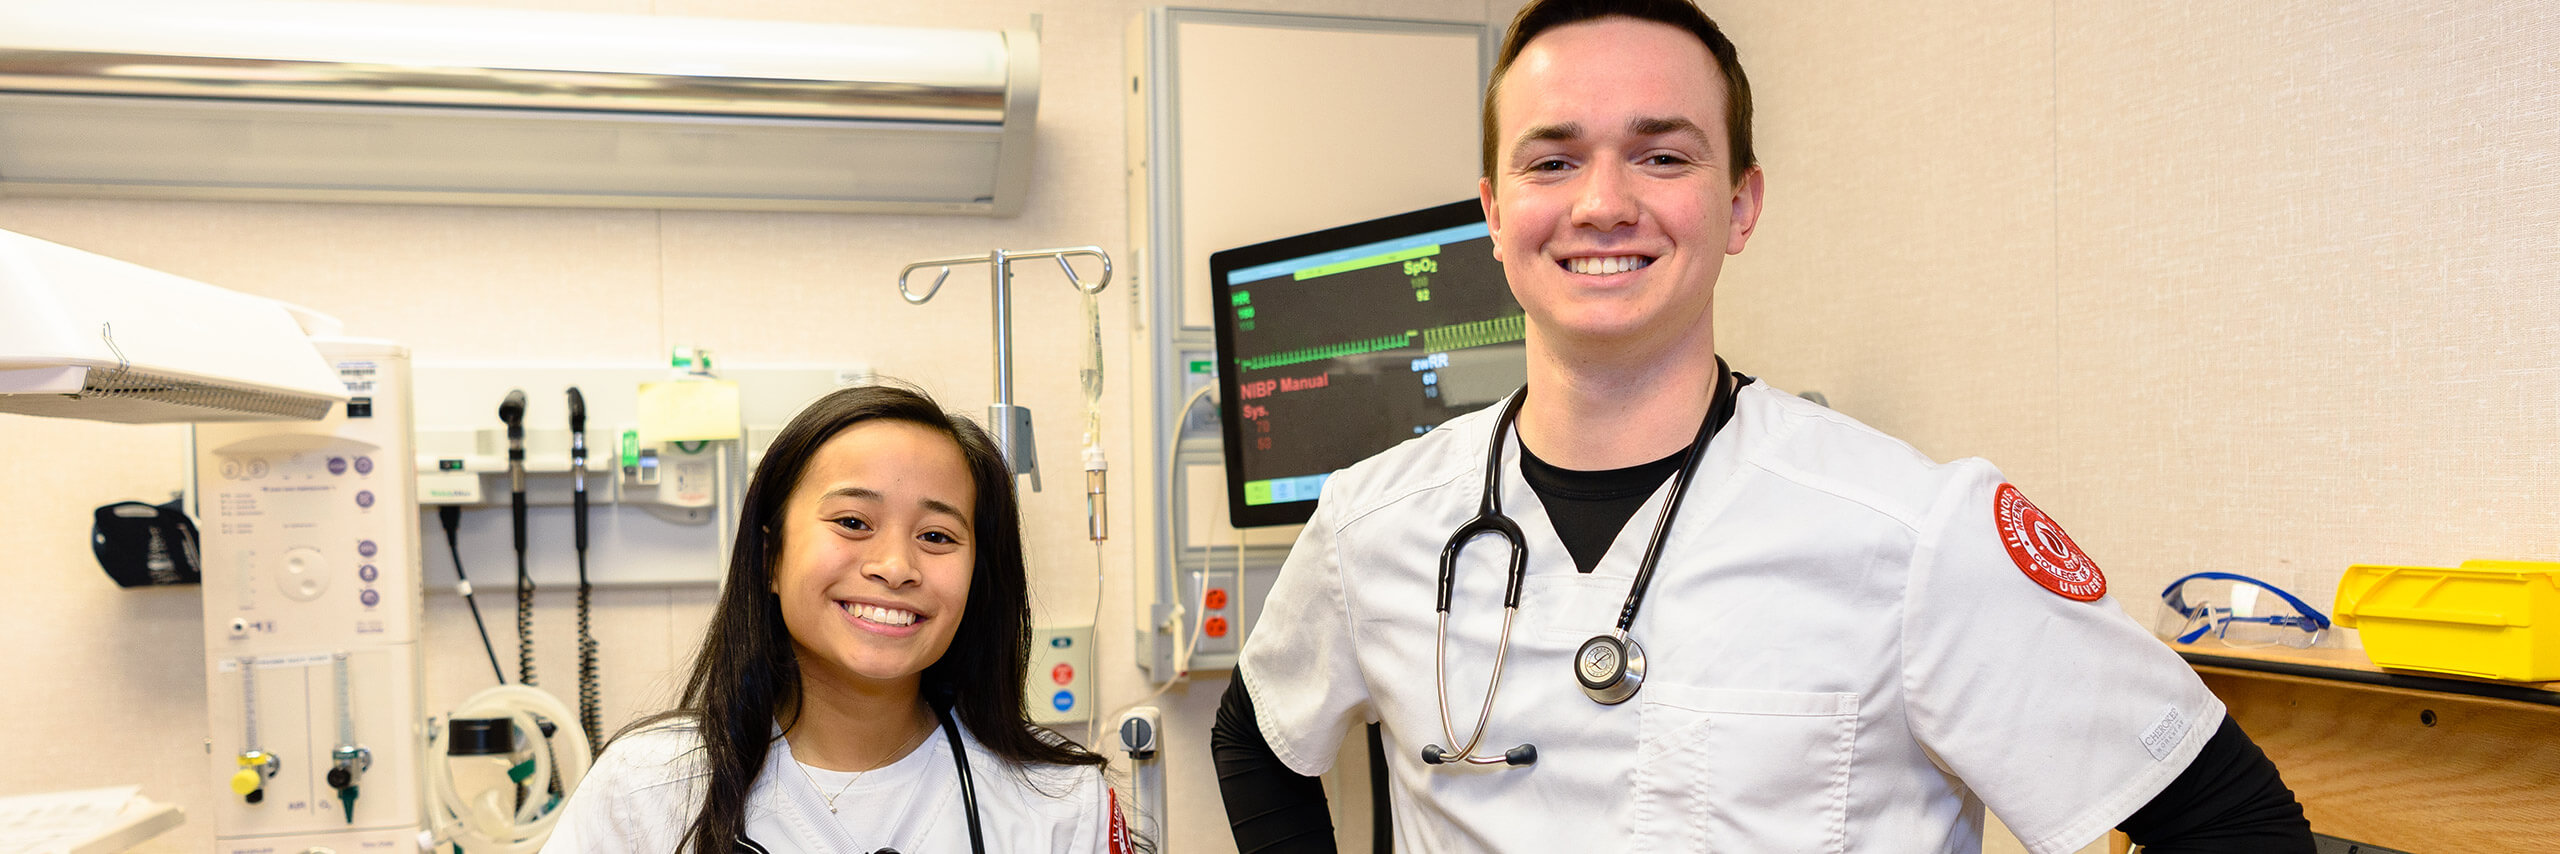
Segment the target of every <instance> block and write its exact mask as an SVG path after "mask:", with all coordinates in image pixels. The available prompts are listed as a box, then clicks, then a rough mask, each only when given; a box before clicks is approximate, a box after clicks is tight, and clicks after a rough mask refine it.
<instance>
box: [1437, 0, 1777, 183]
mask: <svg viewBox="0 0 2560 854" xmlns="http://www.w3.org/2000/svg"><path fill="white" fill-rule="evenodd" d="M1611 17H1616V18H1633V19H1636V20H1639V21H1652V22H1655V23H1661V24H1669V25H1671V26H1674V27H1678V28H1680V29H1681V30H1682V31H1684V32H1687V33H1688V34H1690V35H1693V36H1697V37H1698V41H1700V42H1703V43H1705V44H1706V46H1707V54H1708V55H1710V56H1713V57H1715V61H1716V71H1717V72H1718V73H1720V74H1722V75H1724V101H1725V107H1724V133H1725V142H1726V150H1727V153H1728V155H1729V157H1728V160H1729V162H1728V163H1727V164H1726V165H1727V166H1728V168H1730V169H1731V170H1732V175H1731V178H1732V180H1735V181H1740V180H1742V173H1744V172H1747V171H1749V170H1750V169H1751V167H1753V166H1757V165H1760V158H1759V157H1758V156H1757V155H1755V154H1753V153H1752V151H1751V81H1750V79H1749V78H1746V77H1743V76H1742V60H1741V59H1740V58H1739V57H1737V56H1736V55H1735V54H1734V50H1733V40H1731V39H1727V38H1725V37H1724V30H1722V29H1719V28H1717V27H1716V22H1715V21H1714V19H1711V18H1708V17H1707V13H1705V12H1702V11H1699V9H1698V7H1697V5H1696V4H1694V3H1691V2H1690V0H1535V2H1532V3H1530V4H1529V5H1528V6H1527V7H1525V8H1522V9H1521V10H1520V15H1519V17H1516V18H1513V19H1511V34H1510V35H1509V36H1507V37H1505V38H1504V39H1503V41H1502V56H1501V58H1500V59H1498V60H1496V61H1495V62H1494V64H1493V80H1492V81H1491V82H1489V83H1487V84H1485V87H1484V177H1486V178H1488V179H1490V178H1492V177H1493V169H1494V157H1495V152H1496V151H1497V148H1498V143H1499V141H1498V140H1496V139H1495V136H1496V135H1497V134H1499V133H1500V132H1501V131H1500V130H1499V129H1498V128H1497V127H1496V124H1497V117H1496V116H1495V115H1494V99H1495V98H1496V97H1498V96H1500V95H1501V93H1502V78H1503V76H1504V75H1505V74H1508V73H1510V71H1511V63H1512V62H1513V61H1515V60H1518V59H1519V58H1520V51H1521V49H1522V48H1525V47H1527V46H1528V45H1529V40H1530V39H1534V38H1537V37H1538V35H1539V34H1540V33H1544V32H1546V31H1548V30H1552V29H1555V28H1557V27H1560V26H1564V25H1566V24H1578V23H1581V22H1583V21H1589V20H1594V19H1598V18H1611Z"/></svg>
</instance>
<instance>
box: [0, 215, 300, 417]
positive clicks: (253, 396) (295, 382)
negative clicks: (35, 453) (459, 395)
mask: <svg viewBox="0 0 2560 854" xmlns="http://www.w3.org/2000/svg"><path fill="white" fill-rule="evenodd" d="M306 322H309V323H311V324H313V325H315V326H317V327H319V328H316V329H307V328H306V326H305V323H306ZM335 324H336V322H335V321H333V320H330V319H328V318H326V317H325V316H320V315H314V314H310V313H308V312H301V313H299V314H297V310H295V309H292V308H290V307H288V306H286V305H285V304H283V303H280V302H276V301H275V300H271V299H266V298H263V297H254V296H249V295H247V294H242V293H239V292H236V291H229V290H224V289H222V288H218V287H214V286H212V285H208V284H205V283H203V282H198V281H195V280H192V279H186V278H180V277H178V276H174V275H170V274H168V273H163V272H160V271H158V270H153V269H150V268H147V267H141V266H137V265H134V264H130V263H126V262H124V261H118V260H116V259H113V258H108V257H105V256H101V255H95V254H91V253H88V252H83V251H80V250H78V249H73V248H71V247H68V246H63V245H60V244H56V243H48V242H45V241H42V240H38V239H36V238H33V237H28V236H26V235H23V234H18V233H15V232H10V231H0V412H16V413H22V414H27V415H49V416H55V417H61V418H80V419H86V420H91V421H121V422H126V423H134V424H144V423H165V422H181V421H187V422H195V421H275V420H290V419H317V418H320V417H322V416H324V415H327V414H328V413H329V409H330V407H332V406H334V405H336V404H338V403H342V402H344V401H345V400H346V399H347V391H346V384H345V383H343V382H341V381H340V380H339V379H338V376H337V374H336V373H335V372H334V371H332V370H331V369H330V367H329V363H328V361H327V360H326V359H324V358H322V357H321V355H320V351H319V350H318V349H317V348H314V347H313V346H312V345H311V339H310V335H309V333H311V332H334V331H335V330H334V329H333V328H331V327H334V326H335Z"/></svg>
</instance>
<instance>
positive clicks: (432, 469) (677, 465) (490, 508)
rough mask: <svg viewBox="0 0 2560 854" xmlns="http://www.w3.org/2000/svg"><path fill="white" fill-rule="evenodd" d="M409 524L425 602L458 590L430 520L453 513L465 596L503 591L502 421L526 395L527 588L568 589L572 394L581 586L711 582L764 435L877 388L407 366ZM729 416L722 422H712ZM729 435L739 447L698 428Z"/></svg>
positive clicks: (510, 553) (508, 554)
mask: <svg viewBox="0 0 2560 854" xmlns="http://www.w3.org/2000/svg"><path fill="white" fill-rule="evenodd" d="M417 377H418V379H417V386H418V393H417V395H418V396H417V399H418V444H417V452H416V454H415V455H414V456H413V458H412V460H411V465H412V466H414V467H415V469H416V470H417V472H418V502H419V504H420V505H421V509H420V519H421V523H420V524H421V526H422V530H424V531H425V532H426V533H425V537H426V540H427V547H426V571H425V577H426V580H427V585H428V589H429V590H432V591H437V592H439V593H442V592H446V591H450V590H452V589H453V582H454V580H455V572H454V552H453V549H452V548H451V547H450V546H449V545H448V543H447V541H446V537H445V535H444V531H443V527H442V522H441V520H440V519H439V518H438V517H439V514H438V509H439V508H440V507H445V506H455V507H459V508H461V519H460V527H459V529H458V532H457V535H456V537H455V541H456V542H458V543H459V544H460V547H461V557H462V566H463V568H464V570H465V572H466V573H467V574H468V575H469V576H470V578H471V579H472V581H473V583H474V585H475V586H477V587H478V588H479V589H482V590H498V589H502V588H505V587H506V586H507V585H510V584H512V583H513V581H514V578H515V567H516V552H515V545H514V543H515V537H514V532H513V530H512V529H513V527H514V520H513V514H512V511H511V510H510V506H511V504H512V503H513V492H514V483H513V478H512V476H511V475H510V474H509V471H508V460H507V451H508V439H507V427H506V424H505V423H504V422H503V421H502V420H501V418H500V415H499V408H500V404H501V402H503V401H504V400H505V399H506V397H507V393H508V392H510V391H522V392H524V401H525V405H524V410H523V415H522V418H523V435H524V471H525V478H524V491H525V503H526V505H527V510H526V514H525V515H526V525H525V527H526V536H525V542H526V555H525V565H526V571H527V573H528V575H529V576H530V577H531V578H532V580H533V582H534V583H535V584H536V585H537V586H539V585H574V584H576V583H577V580H578V563H577V561H578V554H577V551H576V542H575V539H574V537H575V531H576V525H577V519H576V508H575V496H576V492H575V490H576V486H577V483H578V481H579V478H578V477H576V475H575V474H574V473H573V469H572V467H571V465H570V459H571V449H572V445H573V442H574V439H575V436H574V435H573V434H572V432H571V431H570V429H569V427H570V424H569V403H568V391H569V389H571V388H576V389H578V393H579V396H580V398H581V399H582V401H583V403H584V404H585V408H586V417H587V420H586V436H585V439H586V447H587V454H586V456H587V464H586V467H585V477H584V482H585V485H586V490H587V501H588V520H587V524H588V526H589V527H588V549H587V554H586V561H587V577H588V580H589V581H590V582H591V583H593V584H596V585H598V586H615V585H660V584H717V583H719V581H720V579H721V578H722V576H723V575H724V574H725V572H726V569H727V564H726V560H725V557H724V555H725V554H726V545H727V543H728V540H729V537H730V536H732V535H733V534H734V531H735V528H736V524H735V522H734V520H732V519H731V518H730V517H729V515H728V514H729V512H730V511H729V508H730V507H731V506H732V505H733V504H734V501H735V499H736V498H737V497H739V496H740V495H742V494H743V492H744V489H745V485H746V481H747V478H748V475H749V474H750V473H751V471H752V468H753V466H754V465H755V463H756V462H757V461H758V460H761V459H762V458H763V454H764V447H765V446H766V445H767V444H769V443H771V441H772V439H773V436H774V434H775V433H777V432H779V431H780V430H781V429H782V426H783V425H784V424H786V423H789V422H790V420H791V418H792V417H793V416H795V415H798V414H799V413H800V410H801V409H803V408H805V407H807V406H808V405H809V403H810V402H811V401H814V400H816V399H818V398H819V397H820V396H823V395H825V394H826V393H828V392H830V391H833V390H835V389H837V388H841V387H844V386H850V385H862V384H866V383H869V382H871V381H872V377H873V375H872V372H871V370H870V369H869V368H868V367H866V366H861V365H845V366H808V365H800V366H771V365H767V366H728V365H721V366H717V367H716V369H715V370H714V371H713V372H712V375H711V376H708V377H706V376H701V375H690V374H687V373H686V372H684V371H680V370H672V369H670V368H668V367H664V366H654V365H641V364H631V363H594V364H573V363H496V362H426V363H422V364H420V365H419V366H418V369H417ZM724 404H725V406H726V407H727V408H726V409H719V408H718V407H721V406H723V405H724ZM724 423H725V424H726V425H729V426H728V433H729V434H731V435H737V436H740V437H742V440H741V439H716V438H702V439H692V438H685V437H693V436H715V435H721V433H720V432H719V431H710V432H703V431H706V430H709V428H708V427H705V426H704V425H706V424H709V425H712V426H717V425H719V424H724Z"/></svg>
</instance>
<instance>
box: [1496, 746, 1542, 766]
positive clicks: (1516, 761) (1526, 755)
mask: <svg viewBox="0 0 2560 854" xmlns="http://www.w3.org/2000/svg"><path fill="white" fill-rule="evenodd" d="M1502 762H1503V764H1505V765H1535V764H1537V763H1538V746H1537V745H1534V744H1523V745H1520V746H1519V747H1514V748H1511V749H1510V750H1509V751H1507V752H1504V753H1503V754H1502Z"/></svg>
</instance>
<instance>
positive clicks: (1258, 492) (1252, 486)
mask: <svg viewBox="0 0 2560 854" xmlns="http://www.w3.org/2000/svg"><path fill="white" fill-rule="evenodd" d="M1244 503H1245V504H1246V505H1248V506H1249V505H1254V504H1269V503H1271V481H1267V480H1248V481H1245V483H1244Z"/></svg>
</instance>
